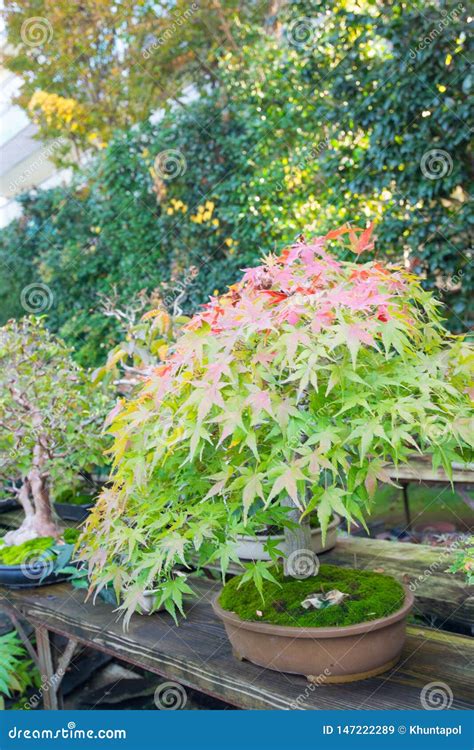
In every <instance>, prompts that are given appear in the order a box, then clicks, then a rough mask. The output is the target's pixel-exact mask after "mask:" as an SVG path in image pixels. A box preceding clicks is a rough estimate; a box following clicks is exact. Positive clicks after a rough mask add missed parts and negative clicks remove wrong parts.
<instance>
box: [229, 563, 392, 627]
mask: <svg viewBox="0 0 474 750" xmlns="http://www.w3.org/2000/svg"><path fill="white" fill-rule="evenodd" d="M274 576H275V578H276V580H277V581H278V583H279V584H281V585H280V586H279V585H277V584H275V583H271V582H270V581H264V584H263V596H264V600H265V601H264V602H263V601H262V598H261V597H260V595H259V593H258V591H257V590H256V588H255V586H254V585H253V584H252V583H251V582H248V583H244V584H242V586H241V587H240V588H238V586H239V583H240V580H241V578H242V576H236V577H235V578H232V579H231V580H230V581H229V582H228V583H227V584H226V585H225V586H224V588H223V590H222V593H221V595H220V598H219V603H220V605H221V607H223V609H226V610H229V611H230V612H235V613H236V614H237V615H239V617H241V618H242V619H243V620H255V621H258V622H269V623H273V624H275V625H292V626H297V627H313V628H314V627H316V628H318V627H320V628H322V627H332V626H339V627H343V626H346V625H355V624H356V623H359V622H366V621H367V620H376V619H377V618H379V617H386V616H387V615H390V614H392V613H393V612H396V611H397V610H398V609H400V607H401V606H402V604H403V601H404V599H405V592H404V590H403V587H402V586H401V585H400V584H399V583H398V582H397V581H396V580H395V579H394V578H392V577H391V576H386V575H383V574H381V573H373V572H371V571H366V570H352V569H350V568H338V567H336V566H335V565H321V567H320V569H319V574H318V575H317V576H312V577H311V578H306V579H304V580H295V579H294V578H285V576H284V575H283V569H282V568H278V569H277V571H276V573H274ZM331 589H337V590H338V591H342V592H343V593H345V594H349V596H348V598H347V599H345V600H344V601H343V602H342V603H341V604H338V605H335V606H330V607H327V608H326V609H319V610H317V609H309V610H308V609H304V608H303V607H302V606H301V602H302V601H303V600H304V599H306V597H308V596H309V595H310V594H315V593H322V592H328V591H331ZM257 611H259V612H261V613H262V614H261V616H260V615H258V614H257Z"/></svg>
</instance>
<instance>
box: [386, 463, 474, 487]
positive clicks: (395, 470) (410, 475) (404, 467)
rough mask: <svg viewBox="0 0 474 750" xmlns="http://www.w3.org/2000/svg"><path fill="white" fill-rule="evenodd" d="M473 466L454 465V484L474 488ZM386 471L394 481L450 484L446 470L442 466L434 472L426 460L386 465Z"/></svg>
mask: <svg viewBox="0 0 474 750" xmlns="http://www.w3.org/2000/svg"><path fill="white" fill-rule="evenodd" d="M471 467H472V464H465V466H463V465H462V464H459V465H458V464H455V465H453V484H466V485H471V486H474V471H473V469H472V468H471ZM385 469H386V471H387V472H388V474H389V476H390V478H391V479H393V480H394V481H410V482H428V483H430V484H434V483H436V484H438V483H441V484H450V483H451V482H450V479H449V477H448V475H447V474H446V472H445V470H444V469H443V468H442V467H441V466H440V467H439V468H438V469H436V470H434V469H433V467H432V465H431V461H428V460H426V459H423V458H420V459H412V460H411V461H409V462H408V463H406V464H399V465H398V466H394V465H393V464H386V466H385Z"/></svg>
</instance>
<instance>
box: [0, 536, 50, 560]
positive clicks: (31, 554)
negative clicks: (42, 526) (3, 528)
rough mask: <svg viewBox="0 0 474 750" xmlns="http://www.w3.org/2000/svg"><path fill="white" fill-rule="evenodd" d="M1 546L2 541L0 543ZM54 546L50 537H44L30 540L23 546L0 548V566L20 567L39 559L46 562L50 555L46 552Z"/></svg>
mask: <svg viewBox="0 0 474 750" xmlns="http://www.w3.org/2000/svg"><path fill="white" fill-rule="evenodd" d="M0 544H2V545H3V541H1V542H0ZM53 545H54V539H53V537H52V536H44V537H41V538H40V539H31V540H30V541H29V542H23V544H17V545H12V546H11V547H4V546H0V565H21V563H23V562H26V561H28V562H30V563H32V562H34V560H37V559H39V558H41V559H42V560H48V559H50V558H51V556H52V554H53V553H51V554H49V552H48V550H49V549H50V548H51V547H52V546H53Z"/></svg>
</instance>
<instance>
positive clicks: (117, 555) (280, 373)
mask: <svg viewBox="0 0 474 750" xmlns="http://www.w3.org/2000/svg"><path fill="white" fill-rule="evenodd" d="M347 235H348V236H349V240H350V248H351V250H352V251H353V252H354V253H355V262H352V261H345V262H342V261H340V260H337V259H336V258H335V257H332V256H331V255H329V254H328V251H327V245H328V244H329V243H330V241H337V242H341V241H343V238H345V237H346V236H347ZM372 247H373V243H372V240H371V229H370V228H369V229H365V230H359V229H351V228H347V227H344V228H342V229H339V230H335V231H333V232H330V233H329V234H328V235H326V236H325V237H320V238H317V239H314V240H312V241H311V242H309V243H306V242H304V241H300V242H298V243H297V244H295V245H294V246H293V247H290V248H289V249H286V250H284V252H283V253H282V254H281V255H280V256H279V257H277V256H274V255H268V256H267V257H265V258H264V259H263V263H262V265H260V266H258V267H256V268H250V269H247V270H246V271H245V273H244V276H243V279H242V281H241V282H240V283H239V284H237V285H235V286H232V287H230V289H229V291H228V293H227V294H225V295H223V296H221V297H216V298H213V299H211V301H210V302H209V304H208V305H206V306H205V307H204V309H203V310H202V311H201V312H199V313H198V314H197V315H195V316H194V317H193V318H192V319H191V321H190V322H189V323H188V324H187V325H186V326H185V327H184V329H183V331H182V333H181V335H180V336H178V339H177V342H176V344H175V346H174V347H173V350H172V352H171V356H169V358H168V359H167V361H166V362H165V363H164V364H163V365H162V366H159V367H157V368H156V369H155V370H154V372H153V373H152V374H151V376H150V377H149V378H148V380H147V382H146V383H145V384H144V385H143V387H142V388H141V390H140V391H139V393H138V394H137V395H136V398H135V399H134V400H132V401H131V402H129V403H123V404H122V405H121V406H119V407H118V409H116V410H114V413H113V414H112V415H111V417H110V431H111V433H112V434H113V436H114V440H115V442H114V447H113V453H114V456H115V464H114V465H115V469H114V472H115V482H114V485H113V488H112V489H108V490H107V491H106V492H104V494H103V495H102V497H101V498H100V499H99V501H98V504H97V506H96V509H95V511H94V513H93V514H92V516H91V518H90V520H89V522H88V524H87V526H86V531H85V533H84V536H83V538H82V545H83V551H82V554H83V555H84V556H85V557H86V558H88V560H89V562H90V575H91V584H92V588H101V587H102V586H104V585H107V584H109V583H112V584H113V585H114V586H115V587H116V589H117V590H120V591H121V593H122V596H123V605H122V606H123V607H124V608H125V609H126V610H127V611H128V615H130V613H131V612H132V611H133V610H134V609H135V607H136V605H137V603H138V602H139V601H140V594H141V591H142V590H143V588H144V587H148V588H150V587H153V588H154V587H156V586H157V585H159V586H160V591H161V595H160V596H159V597H158V598H157V604H160V603H164V604H165V606H167V608H168V609H169V611H171V612H172V613H174V611H175V605H176V606H178V608H180V607H181V600H182V593H183V586H184V584H183V579H182V575H177V574H176V569H177V566H183V564H184V565H186V564H188V565H190V564H191V562H192V564H194V565H198V566H199V565H205V564H208V563H209V562H211V561H213V560H219V561H220V564H221V567H222V570H223V572H225V570H226V569H227V567H228V563H229V560H230V559H232V557H233V555H234V552H233V550H234V543H235V539H236V537H237V535H238V534H240V533H242V532H245V533H247V534H248V533H256V531H257V530H258V529H259V528H261V527H262V524H275V523H276V524H278V525H283V526H284V527H286V530H285V534H286V542H287V548H286V552H287V555H289V553H291V552H292V551H295V550H296V551H297V550H303V551H304V550H308V549H310V541H309V533H310V532H309V525H308V516H309V514H311V513H313V512H315V513H317V515H318V517H319V520H320V523H321V527H322V532H323V535H324V534H325V531H326V528H327V525H328V522H329V519H330V518H331V515H332V514H333V513H335V512H336V513H338V514H339V515H341V516H343V517H344V518H345V519H347V521H348V522H349V523H350V522H352V521H356V522H360V523H362V524H363V523H364V519H365V518H366V516H367V514H368V513H370V509H371V503H372V498H373V496H374V492H375V489H376V486H377V482H378V481H379V480H380V481H382V482H383V481H386V480H388V476H387V473H386V472H385V469H384V464H385V463H386V462H387V461H394V462H395V463H398V462H403V461H406V460H407V459H409V457H410V455H411V454H413V453H414V452H421V453H430V454H431V455H432V457H433V464H434V465H435V466H438V465H442V466H443V467H444V468H445V470H446V471H447V473H448V474H450V473H451V462H452V461H463V460H468V459H469V457H470V456H471V455H472V446H473V435H474V431H473V430H472V414H473V412H472V408H471V401H470V395H469V391H468V387H469V372H470V370H472V365H473V362H474V354H473V350H472V348H471V347H470V346H469V345H468V343H467V342H466V341H465V340H464V339H463V337H462V336H457V337H454V336H451V335H449V334H448V333H447V332H446V330H445V329H444V328H443V325H442V322H441V315H440V310H439V303H438V302H437V301H436V300H435V298H434V297H433V296H432V295H431V294H429V293H427V292H426V291H424V290H423V289H422V287H421V285H420V282H419V281H418V279H417V278H416V277H414V276H413V275H411V274H409V273H408V272H406V271H405V270H404V269H403V268H401V267H392V268H390V267H386V266H384V265H382V264H381V263H379V262H376V261H371V262H367V263H363V262H360V258H359V256H360V254H361V253H362V252H363V251H364V250H367V249H371V248H372ZM270 551H271V552H272V553H273V556H275V550H274V549H273V550H270ZM303 562H304V556H303ZM270 565H271V563H270ZM246 576H247V580H249V579H251V580H253V581H254V583H255V584H256V586H257V588H259V589H260V590H261V589H262V583H263V578H265V577H267V578H268V577H269V576H271V572H270V569H269V564H268V563H262V562H259V563H256V564H254V565H251V566H249V569H248V571H247V574H246Z"/></svg>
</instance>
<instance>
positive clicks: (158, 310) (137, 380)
mask: <svg viewBox="0 0 474 750" xmlns="http://www.w3.org/2000/svg"><path fill="white" fill-rule="evenodd" d="M181 294H182V293H181ZM99 296H100V301H101V307H102V311H103V313H104V315H105V316H106V317H108V318H112V319H113V320H114V321H115V323H116V324H117V326H118V328H119V332H120V341H119V343H118V344H117V345H116V346H115V347H114V348H113V349H112V350H111V351H110V352H109V355H108V357H107V361H106V362H105V364H104V365H103V366H102V367H98V368H97V369H96V370H95V371H94V373H93V379H94V382H95V383H97V382H99V381H100V380H103V379H110V378H112V379H113V384H114V386H115V388H117V390H118V391H119V392H120V393H123V394H124V395H126V394H128V393H130V392H132V391H133V388H134V387H135V386H136V385H138V384H141V383H142V381H143V378H144V376H145V375H146V372H147V370H149V369H150V368H152V367H154V366H155V365H156V364H157V363H158V362H160V361H162V360H164V359H165V358H166V355H167V352H168V348H169V346H170V344H171V343H172V342H173V341H174V339H175V332H176V330H177V329H178V328H179V326H180V325H183V324H184V323H186V322H187V321H188V320H189V319H188V318H187V317H185V316H183V315H178V312H179V309H177V303H179V301H180V296H181V295H180V294H178V296H177V297H176V298H172V300H173V305H172V309H171V312H170V313H169V312H168V311H167V307H166V304H165V303H166V301H167V298H165V299H164V300H163V298H162V296H161V295H160V293H159V291H158V290H157V289H155V290H154V291H153V292H152V293H151V294H147V293H146V292H145V291H144V290H142V291H141V292H139V293H138V294H136V295H135V297H133V298H132V299H131V300H129V302H128V303H127V305H125V306H124V305H121V304H120V301H119V298H118V295H117V292H116V291H115V290H114V292H113V293H112V295H110V296H106V295H99Z"/></svg>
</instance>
